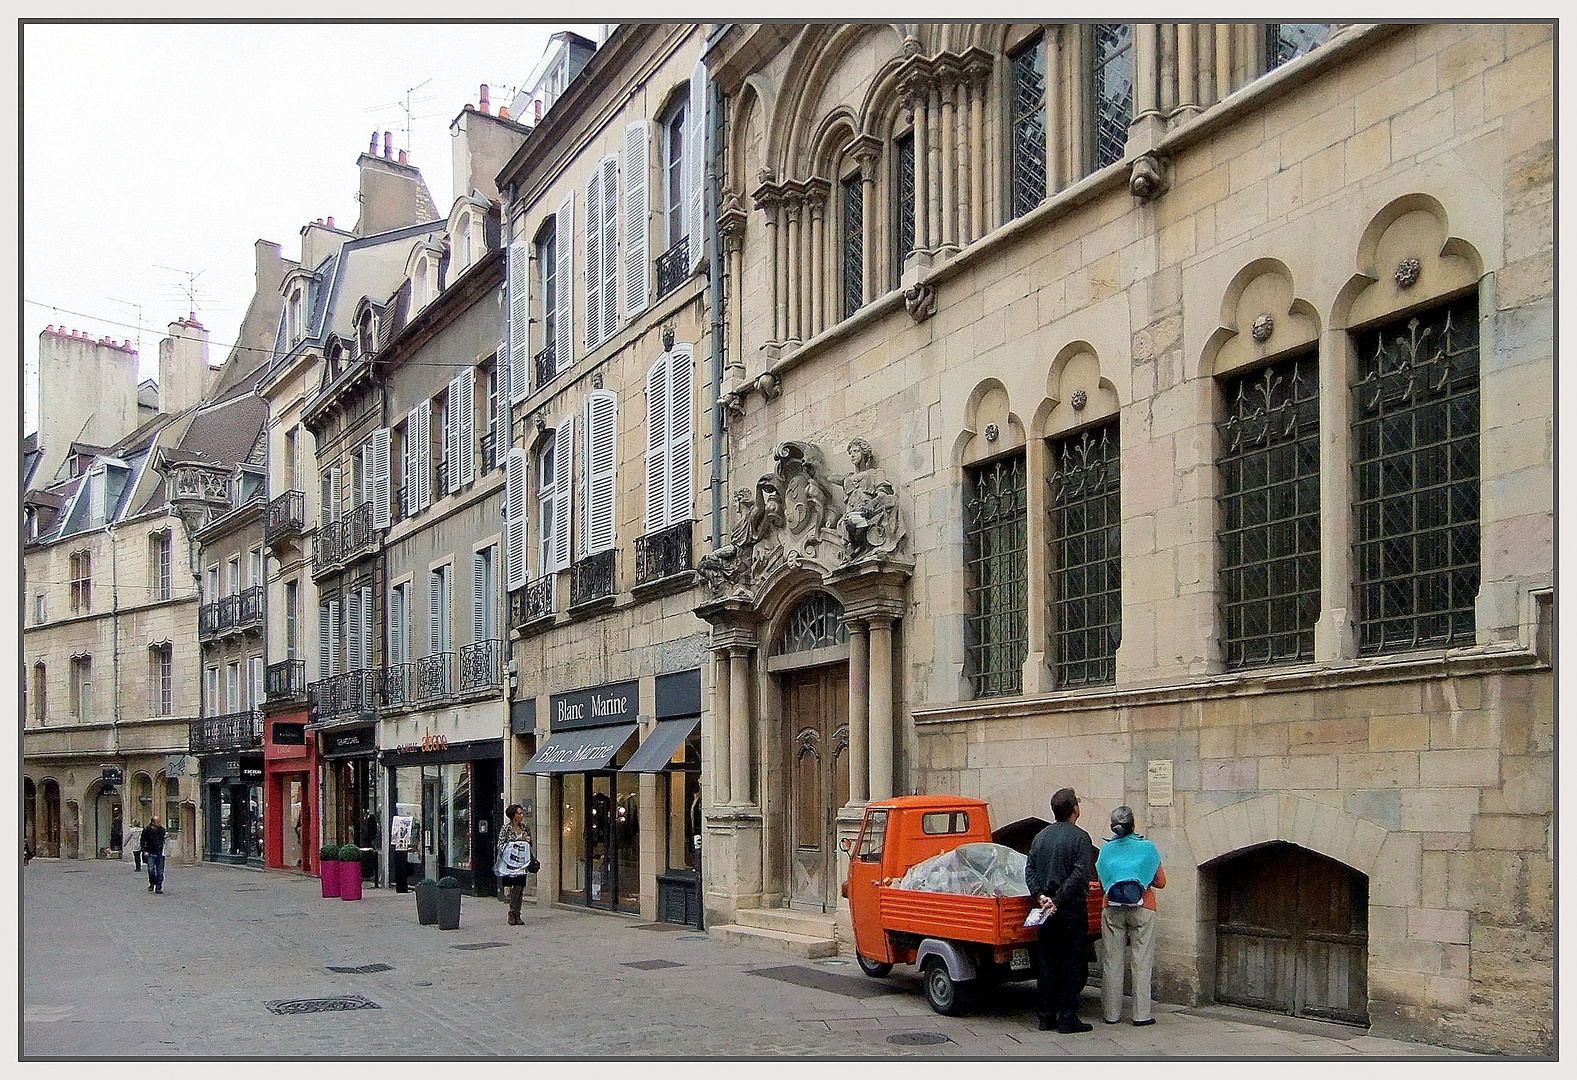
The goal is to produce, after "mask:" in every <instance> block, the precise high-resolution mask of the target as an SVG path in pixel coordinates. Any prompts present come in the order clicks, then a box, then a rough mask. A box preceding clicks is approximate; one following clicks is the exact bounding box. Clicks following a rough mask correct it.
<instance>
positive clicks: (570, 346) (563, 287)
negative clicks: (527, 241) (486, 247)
mask: <svg viewBox="0 0 1577 1080" xmlns="http://www.w3.org/2000/svg"><path fill="white" fill-rule="evenodd" d="M553 229H554V244H555V252H556V255H555V258H554V261H555V262H556V263H557V264H558V265H557V266H555V267H554V269H553V276H554V279H555V281H556V282H557V284H555V286H554V294H553V302H554V303H555V304H556V305H557V306H558V314H557V317H556V318H557V324H556V326H555V333H554V335H553V336H554V339H555V340H554V342H553V345H554V348H553V372H554V374H555V375H556V374H558V373H559V372H560V371H568V370H569V368H570V365H572V364H573V363H574V362H575V331H574V327H575V300H574V297H575V192H574V191H571V192H569V193H568V194H567V195H565V196H564V201H563V202H562V203H560V204H559V209H558V213H557V214H555V215H554V218H553Z"/></svg>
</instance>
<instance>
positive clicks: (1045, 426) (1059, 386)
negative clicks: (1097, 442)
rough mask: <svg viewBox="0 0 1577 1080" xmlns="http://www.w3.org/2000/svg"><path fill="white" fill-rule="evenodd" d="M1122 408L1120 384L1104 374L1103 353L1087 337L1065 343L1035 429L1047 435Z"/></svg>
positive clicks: (1053, 435) (1084, 424) (1050, 376)
mask: <svg viewBox="0 0 1577 1080" xmlns="http://www.w3.org/2000/svg"><path fill="white" fill-rule="evenodd" d="M1121 408H1122V403H1121V402H1120V401H1119V400H1118V398H1117V388H1116V386H1114V385H1113V384H1112V381H1111V380H1110V379H1108V378H1106V377H1105V376H1104V375H1102V374H1101V361H1100V357H1099V356H1098V355H1097V354H1096V352H1095V348H1094V346H1092V345H1091V344H1090V343H1089V342H1087V341H1074V342H1071V343H1069V344H1068V345H1065V346H1064V347H1063V349H1062V351H1061V352H1059V353H1058V354H1057V358H1056V359H1055V360H1053V361H1052V363H1051V370H1050V371H1049V372H1048V373H1047V375H1046V399H1045V401H1043V402H1041V406H1040V408H1039V409H1038V410H1037V415H1036V418H1035V424H1034V429H1035V433H1036V434H1037V435H1038V436H1039V437H1040V438H1043V439H1052V438H1056V437H1057V436H1059V435H1065V434H1067V433H1068V432H1070V431H1076V430H1078V429H1079V428H1082V427H1088V426H1090V425H1091V424H1094V423H1099V422H1100V421H1102V420H1107V419H1110V418H1111V417H1113V416H1116V415H1117V413H1118V412H1119V411H1120V409H1121Z"/></svg>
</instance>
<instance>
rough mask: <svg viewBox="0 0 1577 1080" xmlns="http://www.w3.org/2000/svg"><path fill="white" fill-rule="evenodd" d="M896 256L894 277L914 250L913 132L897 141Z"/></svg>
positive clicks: (901, 273) (898, 274) (901, 272)
mask: <svg viewBox="0 0 1577 1080" xmlns="http://www.w3.org/2000/svg"><path fill="white" fill-rule="evenodd" d="M896 149H897V151H898V152H897V154H896V155H895V156H896V158H897V163H896V166H895V168H896V169H897V172H898V230H897V232H898V257H897V264H898V265H897V269H896V272H895V273H894V274H893V277H894V279H897V278H899V277H902V276H903V261H904V259H905V258H906V257H907V256H908V254H909V252H911V251H913V250H914V132H912V131H911V132H909V133H908V134H907V135H905V136H904V137H903V138H901V139H899V140H898V143H897V147H896Z"/></svg>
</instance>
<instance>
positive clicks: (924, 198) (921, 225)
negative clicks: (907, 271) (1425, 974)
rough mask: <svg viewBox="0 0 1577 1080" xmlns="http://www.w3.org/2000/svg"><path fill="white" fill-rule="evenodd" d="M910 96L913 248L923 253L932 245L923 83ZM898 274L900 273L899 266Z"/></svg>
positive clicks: (927, 120) (926, 105)
mask: <svg viewBox="0 0 1577 1080" xmlns="http://www.w3.org/2000/svg"><path fill="white" fill-rule="evenodd" d="M911 93H912V95H913V96H912V98H911V99H910V100H911V105H910V108H911V109H912V111H913V113H914V246H915V248H916V249H918V250H921V251H924V250H925V249H926V248H928V247H930V246H931V239H930V234H929V232H928V231H927V229H928V225H927V223H928V222H929V221H930V215H931V210H930V194H929V192H927V191H926V178H927V173H928V170H927V168H926V161H927V160H929V155H930V147H931V133H930V126H931V119H930V116H931V109H930V101H931V96H930V94H929V93H928V92H927V91H926V88H925V86H924V85H923V84H921V85H917V86H915V87H913V88H912V90H911ZM899 271H900V274H901V273H902V267H900V268H899Z"/></svg>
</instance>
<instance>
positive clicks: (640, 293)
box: [624, 120, 652, 319]
mask: <svg viewBox="0 0 1577 1080" xmlns="http://www.w3.org/2000/svg"><path fill="white" fill-rule="evenodd" d="M651 145H652V136H651V124H650V123H649V122H647V121H645V120H637V121H635V123H633V124H629V125H627V126H626V127H625V129H624V317H625V318H626V319H633V318H635V317H636V316H637V315H639V314H640V313H641V312H643V311H645V310H646V305H647V304H649V303H651V276H652V260H651V257H650V256H649V255H648V254H647V237H648V236H649V235H650V234H651V228H650V221H649V219H650V216H651V215H650V211H651V200H650V194H649V193H650V190H651V162H650V158H651Z"/></svg>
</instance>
